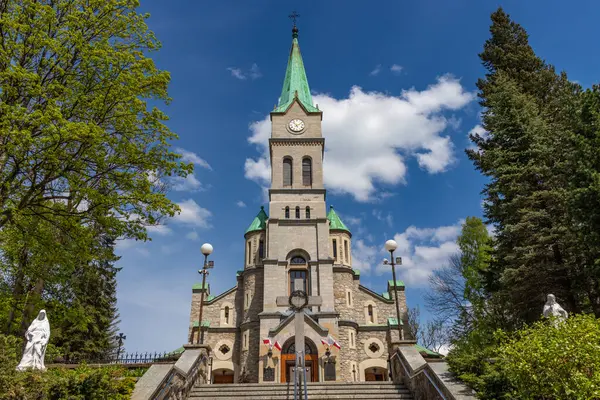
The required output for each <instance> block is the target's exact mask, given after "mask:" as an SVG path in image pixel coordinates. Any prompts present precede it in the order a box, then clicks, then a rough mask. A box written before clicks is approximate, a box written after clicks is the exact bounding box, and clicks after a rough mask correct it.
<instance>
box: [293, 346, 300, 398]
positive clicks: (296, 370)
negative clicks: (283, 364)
mask: <svg viewBox="0 0 600 400" xmlns="http://www.w3.org/2000/svg"><path fill="white" fill-rule="evenodd" d="M299 357H300V352H297V353H296V361H295V364H294V365H295V367H294V400H298V358H299Z"/></svg>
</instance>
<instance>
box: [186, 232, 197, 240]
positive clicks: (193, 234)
mask: <svg viewBox="0 0 600 400" xmlns="http://www.w3.org/2000/svg"><path fill="white" fill-rule="evenodd" d="M185 237H186V238H188V239H190V240H193V241H196V240H198V232H196V231H190V232H188V234H187V235H185Z"/></svg>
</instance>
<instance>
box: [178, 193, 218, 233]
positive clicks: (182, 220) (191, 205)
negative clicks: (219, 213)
mask: <svg viewBox="0 0 600 400" xmlns="http://www.w3.org/2000/svg"><path fill="white" fill-rule="evenodd" d="M177 205H178V206H179V208H181V212H180V213H179V214H176V215H175V216H174V217H173V218H172V221H173V222H174V223H176V224H182V225H189V226H196V227H199V228H210V226H211V225H210V223H209V222H208V220H209V219H210V217H211V216H212V213H211V212H210V211H208V210H207V209H206V208H202V207H200V206H199V205H198V203H196V202H195V201H194V200H193V199H188V200H184V201H182V202H181V203H177Z"/></svg>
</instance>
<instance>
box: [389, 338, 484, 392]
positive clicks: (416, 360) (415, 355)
mask: <svg viewBox="0 0 600 400" xmlns="http://www.w3.org/2000/svg"><path fill="white" fill-rule="evenodd" d="M390 365H391V374H392V379H393V380H394V382H397V383H402V384H404V385H406V386H407V387H408V388H409V390H410V391H411V392H412V394H413V396H414V398H415V400H467V399H475V398H476V397H475V393H474V392H473V391H472V390H471V389H469V388H468V387H467V386H466V385H464V384H463V383H461V382H459V381H458V380H457V379H456V378H455V377H454V376H453V375H452V374H451V373H450V371H449V370H448V364H447V363H446V362H435V363H428V362H427V361H425V359H424V358H423V357H422V356H421V354H420V353H419V352H418V350H417V349H416V348H415V347H414V346H413V345H404V346H403V345H400V346H398V347H397V348H396V350H395V352H394V353H393V354H392V356H391V357H390Z"/></svg>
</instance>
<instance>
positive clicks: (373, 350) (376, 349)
mask: <svg viewBox="0 0 600 400" xmlns="http://www.w3.org/2000/svg"><path fill="white" fill-rule="evenodd" d="M363 349H364V351H365V353H366V354H367V356H368V357H369V358H379V357H381V355H382V354H383V352H384V351H385V345H384V344H383V342H382V341H381V340H379V339H377V338H369V339H367V340H366V341H365V345H364V347H363Z"/></svg>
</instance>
